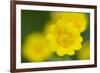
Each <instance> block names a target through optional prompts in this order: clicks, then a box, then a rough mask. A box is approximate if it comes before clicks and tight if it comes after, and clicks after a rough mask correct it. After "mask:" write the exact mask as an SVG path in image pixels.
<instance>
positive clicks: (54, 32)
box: [47, 22, 82, 56]
mask: <svg viewBox="0 0 100 73" xmlns="http://www.w3.org/2000/svg"><path fill="white" fill-rule="evenodd" d="M62 23H63V22H62ZM62 23H57V24H55V25H54V24H52V25H50V26H48V33H47V39H48V41H49V42H50V43H49V46H50V47H51V48H52V50H53V51H56V53H57V55H59V56H63V55H65V54H67V55H74V54H75V50H79V49H80V48H81V42H82V37H81V36H80V33H79V31H78V30H76V29H75V28H74V27H73V26H71V25H70V23H69V24H65V25H63V24H62Z"/></svg>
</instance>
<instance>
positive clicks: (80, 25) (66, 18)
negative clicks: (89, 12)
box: [51, 12, 87, 32]
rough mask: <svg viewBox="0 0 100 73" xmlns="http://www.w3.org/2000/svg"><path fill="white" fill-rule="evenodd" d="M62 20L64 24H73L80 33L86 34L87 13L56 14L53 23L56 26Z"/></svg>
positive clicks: (53, 15) (53, 16)
mask: <svg viewBox="0 0 100 73" xmlns="http://www.w3.org/2000/svg"><path fill="white" fill-rule="evenodd" d="M59 20H61V22H62V23H64V24H68V23H70V24H72V25H73V26H74V27H75V28H77V29H78V31H80V32H84V31H85V30H86V27H87V18H86V14H85V13H78V12H54V13H53V14H52V20H51V23H53V24H55V23H57V22H58V21H59Z"/></svg>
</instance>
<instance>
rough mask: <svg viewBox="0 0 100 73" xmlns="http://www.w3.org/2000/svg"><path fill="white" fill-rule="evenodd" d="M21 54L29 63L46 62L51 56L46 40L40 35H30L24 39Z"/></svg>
mask: <svg viewBox="0 0 100 73" xmlns="http://www.w3.org/2000/svg"><path fill="white" fill-rule="evenodd" d="M22 52H23V56H24V57H25V58H26V59H27V60H29V61H31V62H34V61H36V62H37V61H44V60H47V59H48V58H49V57H50V56H51V54H52V52H51V49H49V48H48V42H47V40H46V39H45V38H44V36H42V35H40V34H30V35H29V36H28V37H27V38H26V41H25V43H24V45H23V51H22Z"/></svg>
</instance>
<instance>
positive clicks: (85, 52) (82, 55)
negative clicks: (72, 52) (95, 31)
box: [77, 41, 90, 60]
mask: <svg viewBox="0 0 100 73" xmlns="http://www.w3.org/2000/svg"><path fill="white" fill-rule="evenodd" d="M77 58H78V59H79V60H86V59H89V58H90V42H89V41H86V42H84V44H83V47H82V49H81V50H80V51H78V52H77Z"/></svg>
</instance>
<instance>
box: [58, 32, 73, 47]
mask: <svg viewBox="0 0 100 73" xmlns="http://www.w3.org/2000/svg"><path fill="white" fill-rule="evenodd" d="M56 41H57V43H58V44H59V45H61V46H62V47H65V48H68V47H69V46H71V45H72V44H73V43H74V40H73V36H72V33H71V32H66V33H65V32H62V34H61V32H60V34H59V33H58V36H57V39H56Z"/></svg>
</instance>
